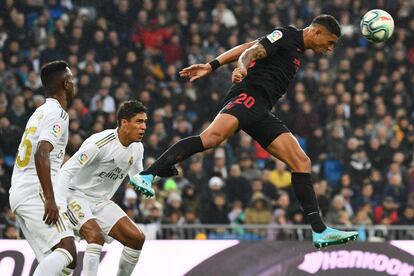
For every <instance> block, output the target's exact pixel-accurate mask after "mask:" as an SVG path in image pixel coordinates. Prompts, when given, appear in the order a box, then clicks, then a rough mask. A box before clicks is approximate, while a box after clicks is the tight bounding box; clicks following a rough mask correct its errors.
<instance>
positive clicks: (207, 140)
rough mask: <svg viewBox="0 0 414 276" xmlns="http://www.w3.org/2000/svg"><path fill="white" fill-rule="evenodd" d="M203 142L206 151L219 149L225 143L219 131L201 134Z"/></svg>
mask: <svg viewBox="0 0 414 276" xmlns="http://www.w3.org/2000/svg"><path fill="white" fill-rule="evenodd" d="M200 138H201V141H202V142H203V146H204V149H211V148H214V147H217V146H218V145H220V144H221V142H223V140H224V137H223V134H222V133H220V132H218V131H208V132H205V133H202V134H200Z"/></svg>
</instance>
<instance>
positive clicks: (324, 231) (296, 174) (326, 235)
mask: <svg viewBox="0 0 414 276" xmlns="http://www.w3.org/2000/svg"><path fill="white" fill-rule="evenodd" d="M266 150H267V151H268V152H269V153H270V154H272V155H273V156H275V157H276V158H278V159H279V160H281V161H283V162H285V163H286V164H287V165H288V166H289V167H290V168H291V170H292V186H293V190H294V192H295V195H296V197H297V199H298V200H299V202H300V204H301V206H302V209H303V211H304V212H305V215H306V217H307V219H308V221H309V222H310V224H311V226H312V230H313V235H312V238H313V243H314V245H315V246H316V247H317V248H321V247H326V246H328V245H333V244H342V243H346V242H347V241H350V240H355V239H356V238H357V237H358V233H357V232H355V231H349V232H346V231H339V230H336V229H332V228H330V227H326V226H325V224H324V223H323V221H322V218H321V216H320V213H319V206H318V201H317V199H316V195H315V192H314V189H313V186H312V180H311V161H310V159H309V157H308V156H307V155H306V154H305V152H304V151H303V150H302V148H301V147H300V146H299V143H298V141H297V140H296V138H295V137H294V136H293V135H292V134H291V133H290V132H288V133H283V134H281V135H280V136H278V137H277V138H276V139H275V140H274V141H273V142H272V143H271V144H270V145H269V146H268V147H267V148H266Z"/></svg>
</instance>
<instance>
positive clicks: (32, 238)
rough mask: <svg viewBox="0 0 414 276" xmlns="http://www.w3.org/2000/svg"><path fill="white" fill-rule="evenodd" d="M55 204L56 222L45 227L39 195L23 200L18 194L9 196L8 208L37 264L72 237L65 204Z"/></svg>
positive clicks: (41, 199)
mask: <svg viewBox="0 0 414 276" xmlns="http://www.w3.org/2000/svg"><path fill="white" fill-rule="evenodd" d="M56 204H57V205H58V208H59V219H58V222H57V223H56V224H54V225H47V224H46V223H45V222H44V221H43V215H44V210H45V209H44V204H43V197H42V195H41V194H40V193H39V194H33V195H31V196H29V197H25V198H22V196H21V195H19V194H18V193H11V194H10V207H11V209H12V210H13V212H14V213H15V214H16V219H17V222H18V223H19V226H20V228H21V229H22V232H23V234H24V236H25V238H26V240H27V241H28V242H29V244H30V246H31V247H32V249H33V251H34V252H35V255H36V258H37V259H38V261H39V262H40V261H41V260H42V259H43V258H44V257H45V256H47V255H48V254H49V253H50V252H52V251H51V249H52V248H53V247H54V246H55V245H57V244H58V243H59V242H60V241H61V240H62V239H63V238H66V237H73V236H74V234H73V230H72V225H71V223H70V221H69V219H68V217H67V215H66V212H65V211H66V204H63V203H62V201H60V202H58V201H57V202H56Z"/></svg>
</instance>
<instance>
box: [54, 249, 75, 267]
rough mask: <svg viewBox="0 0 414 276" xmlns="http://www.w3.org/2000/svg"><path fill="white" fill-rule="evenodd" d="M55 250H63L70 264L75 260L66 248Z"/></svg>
mask: <svg viewBox="0 0 414 276" xmlns="http://www.w3.org/2000/svg"><path fill="white" fill-rule="evenodd" d="M55 251H58V252H62V254H63V255H64V256H65V258H66V260H67V261H68V264H70V263H71V262H72V261H73V257H72V255H70V253H69V252H68V251H67V250H66V249H64V248H57V249H56V250H55Z"/></svg>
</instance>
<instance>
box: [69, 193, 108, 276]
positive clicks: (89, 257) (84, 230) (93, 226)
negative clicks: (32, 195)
mask: <svg viewBox="0 0 414 276" xmlns="http://www.w3.org/2000/svg"><path fill="white" fill-rule="evenodd" d="M68 203H69V204H68V211H67V214H68V217H69V219H70V220H71V221H72V222H73V224H74V225H75V226H74V229H75V230H77V231H79V233H80V235H81V237H82V238H84V239H85V240H86V242H87V243H88V244H87V245H86V250H85V255H84V257H83V269H82V272H83V275H85V276H95V275H98V269H99V259H100V257H101V252H102V246H103V244H104V242H105V236H104V233H103V231H102V229H101V227H100V226H99V224H98V223H97V221H96V219H95V217H94V216H93V214H92V211H91V209H90V207H89V203H88V201H87V200H86V199H85V198H82V197H80V196H71V197H70V198H69V201H68Z"/></svg>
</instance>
